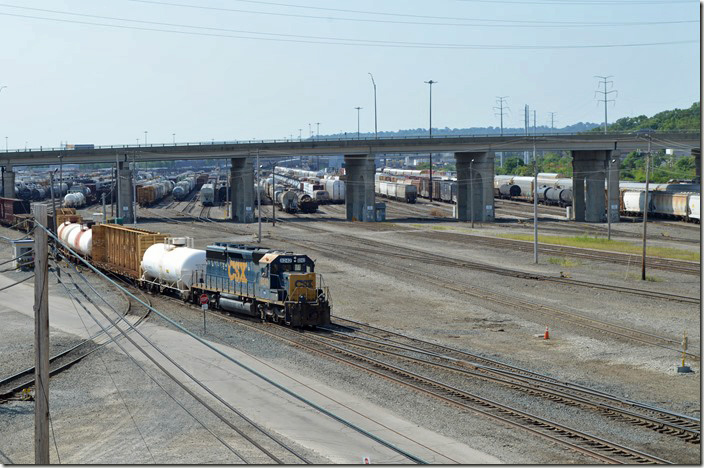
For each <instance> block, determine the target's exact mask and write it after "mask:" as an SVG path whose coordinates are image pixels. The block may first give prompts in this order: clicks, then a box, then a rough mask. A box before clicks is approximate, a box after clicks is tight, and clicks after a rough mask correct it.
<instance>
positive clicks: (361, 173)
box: [345, 155, 376, 222]
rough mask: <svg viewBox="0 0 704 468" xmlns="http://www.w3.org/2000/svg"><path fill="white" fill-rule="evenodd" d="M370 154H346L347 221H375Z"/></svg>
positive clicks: (371, 159) (374, 169) (372, 167)
mask: <svg viewBox="0 0 704 468" xmlns="http://www.w3.org/2000/svg"><path fill="white" fill-rule="evenodd" d="M375 171H376V164H375V162H374V158H373V157H371V156H369V155H345V174H346V175H347V177H346V180H345V206H346V208H347V221H367V222H369V221H375V218H376V215H375V210H374V208H375V200H374V172H375Z"/></svg>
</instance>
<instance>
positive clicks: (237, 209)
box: [230, 158, 254, 223]
mask: <svg viewBox="0 0 704 468" xmlns="http://www.w3.org/2000/svg"><path fill="white" fill-rule="evenodd" d="M230 161H231V164H232V165H231V169H230V201H231V202H232V209H231V210H230V212H231V213H232V214H231V216H232V221H233V222H235V223H253V222H254V168H253V165H252V158H232V159H231V160H230Z"/></svg>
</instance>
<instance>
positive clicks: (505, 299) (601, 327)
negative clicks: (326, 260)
mask: <svg viewBox="0 0 704 468" xmlns="http://www.w3.org/2000/svg"><path fill="white" fill-rule="evenodd" d="M287 242H289V243H291V244H294V245H299V246H303V247H305V248H307V249H308V250H317V251H319V252H323V253H325V254H327V255H329V256H333V257H338V258H340V259H342V260H345V261H349V260H350V258H354V259H355V260H356V261H357V262H359V261H360V259H361V256H360V255H359V253H357V254H355V255H351V254H349V253H346V254H345V253H341V252H340V250H339V248H340V246H339V245H337V246H336V250H335V251H331V249H329V248H328V249H326V248H323V247H321V246H320V245H319V242H316V244H315V245H306V244H301V243H298V242H294V241H290V240H287ZM378 257H379V256H378V255H374V256H371V255H370V256H366V257H365V259H364V265H365V266H368V265H369V264H370V263H372V264H375V265H376V266H377V267H379V268H381V269H384V268H388V265H387V264H386V263H385V262H383V261H381V260H379V258H378ZM352 263H354V262H352ZM404 273H405V274H406V275H408V276H417V277H419V278H420V279H422V280H423V281H425V282H426V283H429V284H433V285H435V286H437V287H440V288H445V289H449V290H451V291H455V292H457V293H460V294H462V295H468V296H472V297H476V298H479V299H483V300H487V301H489V302H492V303H499V304H504V305H507V306H511V307H516V308H518V309H520V310H528V311H531V312H540V313H543V314H546V315H549V316H550V317H551V318H553V319H554V318H555V317H556V316H559V317H561V318H563V319H565V320H567V321H569V322H572V323H575V324H578V325H580V326H582V327H585V328H589V329H592V330H595V331H597V332H600V333H606V334H610V335H613V336H616V337H618V338H626V339H629V340H633V341H637V342H639V343H642V344H646V345H648V346H656V347H660V348H663V349H667V350H670V351H675V352H678V353H679V352H681V350H679V349H675V348H672V347H670V346H668V345H665V344H662V343H663V342H664V343H669V344H672V343H678V341H676V340H674V339H671V338H667V337H661V336H658V335H654V334H652V333H647V332H643V331H640V330H634V329H631V328H628V327H623V326H621V325H617V324H613V323H609V322H604V321H601V320H598V319H595V318H592V317H587V316H584V315H581V314H578V313H576V312H568V311H565V310H562V309H557V308H554V307H551V306H547V305H544V304H540V303H537V302H532V301H527V300H524V299H516V298H512V297H509V296H506V295H503V294H500V293H496V292H493V291H489V290H487V289H485V288H480V287H478V286H476V285H469V284H466V283H461V287H459V286H453V285H452V284H450V282H448V281H439V280H436V279H434V278H431V277H428V276H427V275H419V274H417V273H415V272H413V271H412V270H407V271H405V272H404ZM457 284H460V283H457ZM687 355H688V356H690V357H692V358H697V359H698V358H699V355H698V354H695V353H689V352H688V353H687Z"/></svg>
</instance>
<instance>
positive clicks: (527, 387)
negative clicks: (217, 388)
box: [320, 330, 700, 444]
mask: <svg viewBox="0 0 704 468" xmlns="http://www.w3.org/2000/svg"><path fill="white" fill-rule="evenodd" d="M331 333H333V335H335V334H340V335H341V336H344V337H345V338H343V339H340V338H336V337H326V336H320V338H321V339H324V340H334V341H336V342H339V343H344V344H347V345H350V346H354V347H357V348H361V349H366V350H369V351H372V352H375V353H380V354H384V355H389V356H394V357H398V358H401V359H405V360H408V361H410V362H414V363H419V364H422V365H426V366H432V367H437V368H440V369H443V370H447V371H450V372H455V373H459V374H462V375H469V376H472V377H475V378H479V379H483V380H487V381H491V382H495V383H499V384H502V385H505V386H508V387H510V388H513V389H515V390H519V391H522V392H525V393H528V394H531V395H534V396H541V397H545V398H547V399H549V400H551V401H559V402H561V403H564V404H567V405H572V406H578V407H580V408H583V409H588V410H595V411H598V412H600V413H603V414H605V415H606V416H608V417H611V418H613V419H619V420H622V421H626V422H628V423H631V424H635V425H638V426H641V427H643V426H644V427H647V428H648V429H651V430H654V431H656V432H660V433H662V434H666V435H673V436H676V437H678V438H681V439H683V440H685V441H687V442H690V443H694V444H699V443H700V431H699V430H698V427H699V425H698V424H692V425H691V427H688V426H689V425H682V424H677V423H674V422H672V421H666V420H663V419H658V418H655V417H652V416H649V415H643V414H639V413H637V412H634V411H633V410H631V409H626V408H619V407H616V406H613V405H611V404H609V403H608V402H603V401H595V400H590V399H589V397H587V396H580V395H575V394H570V393H569V390H571V389H565V388H562V387H564V386H558V385H555V384H552V383H551V382H547V381H545V380H541V379H536V378H534V377H527V376H524V375H520V374H514V373H509V372H506V371H500V370H495V369H491V368H488V367H486V366H481V365H477V364H473V363H470V362H468V361H463V360H457V359H453V358H450V357H449V356H440V355H437V354H434V353H428V352H426V351H422V350H417V349H408V348H407V347H405V346H403V345H395V344H387V343H383V342H380V341H377V340H373V339H369V338H363V337H359V336H354V335H350V334H348V333H341V332H336V331H334V330H331ZM356 340H360V341H364V342H365V343H372V344H371V345H369V344H363V343H356V342H355V341H356ZM380 348H392V349H402V350H407V351H410V352H413V353H421V354H427V355H430V356H432V357H434V358H436V359H443V360H447V361H450V362H453V363H457V364H459V365H462V366H466V367H455V366H453V365H449V364H442V363H438V362H433V361H429V360H426V359H422V358H418V357H413V356H408V355H406V354H402V353H400V352H396V351H388V350H384V349H380ZM467 367H469V368H467ZM572 391H573V392H575V393H576V391H575V390H572ZM592 398H593V397H592ZM602 399H603V397H602ZM619 403H621V402H619ZM685 424H686V423H685Z"/></svg>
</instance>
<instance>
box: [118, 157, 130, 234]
mask: <svg viewBox="0 0 704 468" xmlns="http://www.w3.org/2000/svg"><path fill="white" fill-rule="evenodd" d="M133 181H134V177H133V174H132V171H131V170H130V165H129V162H127V161H118V163H117V213H116V214H115V216H116V217H120V218H122V220H123V222H124V223H133V222H134V188H133Z"/></svg>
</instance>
